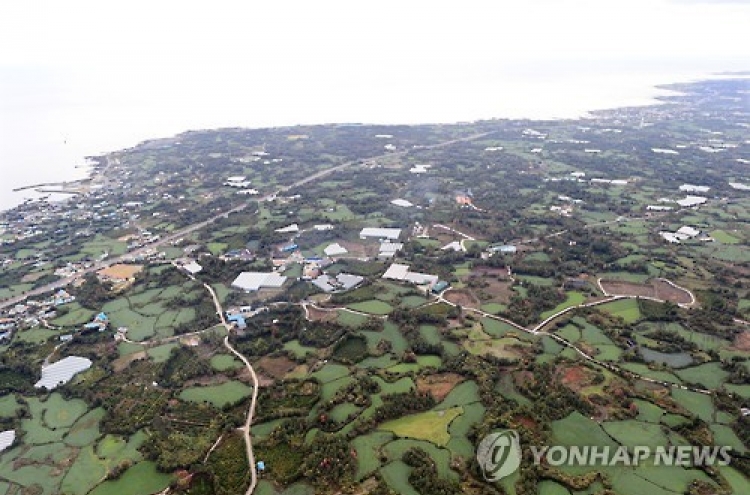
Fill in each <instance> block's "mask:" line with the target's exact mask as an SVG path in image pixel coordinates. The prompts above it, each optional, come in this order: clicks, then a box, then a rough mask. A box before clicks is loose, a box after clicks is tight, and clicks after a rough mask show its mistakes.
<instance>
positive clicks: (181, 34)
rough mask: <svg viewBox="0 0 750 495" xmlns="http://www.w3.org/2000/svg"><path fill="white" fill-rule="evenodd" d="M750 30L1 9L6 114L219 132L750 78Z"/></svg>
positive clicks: (699, 23)
mask: <svg viewBox="0 0 750 495" xmlns="http://www.w3.org/2000/svg"><path fill="white" fill-rule="evenodd" d="M747 26H750V1H747V2H740V1H727V0H724V1H722V0H719V1H701V0H629V1H627V2H626V1H610V0H598V1H583V0H530V1H529V0H526V1H520V0H513V1H505V0H500V1H492V2H488V1H476V0H468V1H461V2H458V1H451V2H445V1H440V0H437V1H436V0H432V1H422V0H410V1H392V0H379V1H377V2H375V1H367V0H365V1H356V2H355V1H338V0H336V1H333V0H316V1H288V0H286V1H285V0H280V1H279V0H274V1H263V2H261V1H252V2H249V1H241V2H228V1H221V0H219V1H211V2H204V1H201V2H193V1H190V0H188V1H179V2H176V1H170V0H160V1H142V0H129V1H127V2H122V1H107V2H102V1H99V0H97V1H76V0H70V1H66V2H59V1H57V0H53V1H48V0H38V1H37V0H35V1H34V2H28V1H23V0H21V1H19V0H4V1H3V2H1V3H0V91H2V90H4V94H13V95H14V97H13V98H3V100H2V101H0V110H3V109H7V108H10V109H17V108H19V107H22V108H25V107H27V106H29V105H31V106H36V107H38V106H45V105H54V104H60V103H62V104H65V105H69V106H72V107H76V106H78V107H81V108H83V107H91V106H93V105H100V106H101V107H106V106H108V105H113V108H115V107H116V108H117V109H122V108H130V109H136V108H140V109H148V108H152V109H154V108H160V109H163V111H164V112H165V113H171V114H174V115H175V117H174V120H180V121H184V120H188V121H189V120H190V119H189V118H188V116H189V114H190V113H192V114H195V115H198V114H200V115H202V117H201V118H205V115H206V114H207V113H208V112H210V111H211V109H213V111H214V113H215V114H216V115H217V116H220V115H221V116H222V117H217V118H216V119H210V118H209V119H206V120H207V121H206V124H209V125H210V124H213V123H214V122H213V120H216V121H217V122H216V123H219V122H218V121H220V120H222V119H223V118H224V117H223V115H224V114H227V113H231V109H233V108H241V109H244V111H247V112H248V113H254V114H255V115H256V119H257V121H258V124H261V125H273V124H279V123H296V122H303V121H326V120H331V119H332V120H350V121H352V120H353V121H362V120H364V121H373V120H384V119H385V120H387V119H389V118H391V119H393V120H394V121H409V120H411V119H410V118H409V115H413V116H414V117H413V118H412V119H413V120H415V121H425V120H439V121H440V120H442V121H449V120H451V119H453V118H459V119H460V118H461V117H462V115H463V114H465V115H466V117H467V118H471V117H472V116H476V117H490V116H493V115H492V111H493V105H492V104H488V102H487V100H486V98H485V95H487V94H492V87H493V86H497V87H498V88H500V87H503V85H507V86H508V87H511V88H512V87H513V85H514V84H515V85H524V86H527V85H531V86H532V87H533V86H534V85H538V86H539V88H544V89H543V90H544V91H545V92H547V93H549V89H548V86H550V85H552V86H554V84H552V83H558V82H559V83H560V84H559V85H560V87H564V86H565V84H566V82H568V81H575V82H576V83H577V84H578V83H580V81H581V80H582V78H583V77H584V76H586V75H587V74H588V75H590V77H591V86H592V87H597V86H600V85H601V84H602V83H604V84H606V83H607V75H611V76H612V77H616V76H618V77H619V75H621V74H623V73H628V74H629V75H630V76H632V77H633V78H634V79H636V78H637V77H638V76H642V77H650V78H652V79H654V77H655V76H656V75H658V76H659V77H664V76H665V75H669V76H671V77H676V76H683V77H684V76H685V75H698V74H705V73H708V72H711V71H722V70H741V69H748V68H750V43H747V39H746V37H745V33H746V30H747ZM597 78H598V79H597ZM666 82H669V81H666ZM639 83H642V82H639ZM19 88H22V90H19ZM582 89H583V90H584V91H585V90H586V89H587V88H582ZM540 91H541V89H540ZM478 95H481V98H477V96H478ZM594 104H595V102H594ZM462 107H463V108H464V109H465V110H464V111H463V112H462V111H460V108H462ZM483 107H484V108H485V110H484V111H483V110H482V108H483ZM441 108H442V111H441ZM496 111H498V112H502V111H503V110H502V108H498V109H497V110H496ZM510 113H513V112H512V111H511V112H510ZM521 113H522V112H521ZM552 113H554V112H552ZM562 113H565V111H562ZM495 116H499V117H502V116H506V115H495ZM507 116H514V115H507ZM552 116H554V115H552ZM154 118H157V119H159V118H161V119H163V120H165V124H167V123H168V122H167V121H168V120H169V118H168V117H167V116H162V117H154ZM230 120H231V119H230ZM251 120H252V119H251ZM186 123H192V122H186Z"/></svg>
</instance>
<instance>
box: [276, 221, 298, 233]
mask: <svg viewBox="0 0 750 495" xmlns="http://www.w3.org/2000/svg"><path fill="white" fill-rule="evenodd" d="M274 232H278V233H280V234H291V233H294V232H299V225H297V224H296V223H293V224H291V225H287V226H286V227H282V228H280V229H276V230H275V231H274Z"/></svg>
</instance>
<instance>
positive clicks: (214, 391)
mask: <svg viewBox="0 0 750 495" xmlns="http://www.w3.org/2000/svg"><path fill="white" fill-rule="evenodd" d="M252 390H253V389H252V387H248V386H247V385H245V384H244V383H241V382H237V381H229V382H225V383H222V384H221V385H210V386H206V387H192V388H187V389H185V390H183V391H182V392H181V393H180V399H182V400H186V401H190V402H209V403H211V404H213V405H214V406H216V407H223V406H225V405H227V404H234V403H235V402H238V401H240V400H242V399H244V398H245V397H248V396H249V395H250V394H251V392H252Z"/></svg>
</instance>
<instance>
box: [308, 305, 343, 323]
mask: <svg viewBox="0 0 750 495" xmlns="http://www.w3.org/2000/svg"><path fill="white" fill-rule="evenodd" d="M307 314H308V318H310V320H311V321H335V320H336V317H337V313H336V311H321V310H320V309H316V308H313V307H308V308H307Z"/></svg>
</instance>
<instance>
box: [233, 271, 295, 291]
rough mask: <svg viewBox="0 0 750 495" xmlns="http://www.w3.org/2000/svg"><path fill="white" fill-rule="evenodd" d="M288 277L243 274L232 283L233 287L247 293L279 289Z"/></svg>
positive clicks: (272, 274)
mask: <svg viewBox="0 0 750 495" xmlns="http://www.w3.org/2000/svg"><path fill="white" fill-rule="evenodd" d="M286 280H287V277H285V276H283V275H279V274H278V273H276V272H268V273H264V272H242V273H240V274H239V275H238V276H237V278H235V279H234V282H232V287H234V288H236V289H240V290H243V291H245V292H255V291H257V290H260V289H278V288H280V287H281V286H282V285H284V282H286Z"/></svg>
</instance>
